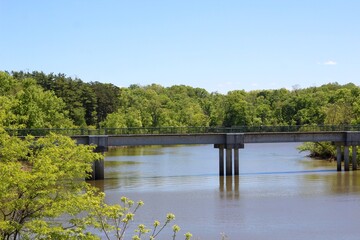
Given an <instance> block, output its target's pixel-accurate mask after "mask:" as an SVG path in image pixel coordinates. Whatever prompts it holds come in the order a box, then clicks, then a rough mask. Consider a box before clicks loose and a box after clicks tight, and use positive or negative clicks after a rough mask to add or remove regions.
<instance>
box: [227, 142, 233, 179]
mask: <svg viewBox="0 0 360 240" xmlns="http://www.w3.org/2000/svg"><path fill="white" fill-rule="evenodd" d="M226 176H232V149H231V148H228V147H227V148H226Z"/></svg>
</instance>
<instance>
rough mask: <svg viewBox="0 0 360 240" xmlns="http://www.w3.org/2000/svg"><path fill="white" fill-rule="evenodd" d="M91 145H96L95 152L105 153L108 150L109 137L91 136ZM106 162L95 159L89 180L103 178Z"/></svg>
mask: <svg viewBox="0 0 360 240" xmlns="http://www.w3.org/2000/svg"><path fill="white" fill-rule="evenodd" d="M88 144H89V145H96V148H95V149H94V152H98V153H105V152H107V151H108V138H107V136H89V143H88ZM104 170H105V164H104V160H97V161H94V162H93V164H92V172H91V175H90V177H89V179H87V180H103V179H104V175H105V174H104V172H105V171H104Z"/></svg>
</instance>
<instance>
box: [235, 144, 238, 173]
mask: <svg viewBox="0 0 360 240" xmlns="http://www.w3.org/2000/svg"><path fill="white" fill-rule="evenodd" d="M234 175H235V176H239V148H238V147H235V148H234Z"/></svg>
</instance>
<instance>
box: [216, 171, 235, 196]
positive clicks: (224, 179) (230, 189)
mask: <svg viewBox="0 0 360 240" xmlns="http://www.w3.org/2000/svg"><path fill="white" fill-rule="evenodd" d="M239 179H240V177H239V176H219V194H220V198H221V199H239V197H240V185H239Z"/></svg>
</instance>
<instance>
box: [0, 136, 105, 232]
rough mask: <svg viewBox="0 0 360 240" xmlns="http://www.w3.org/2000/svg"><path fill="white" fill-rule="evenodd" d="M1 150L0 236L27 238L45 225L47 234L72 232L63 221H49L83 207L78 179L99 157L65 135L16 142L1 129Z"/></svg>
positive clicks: (87, 147) (80, 185)
mask: <svg viewBox="0 0 360 240" xmlns="http://www.w3.org/2000/svg"><path fill="white" fill-rule="evenodd" d="M0 149H1V150H0V182H1V185H0V238H1V239H18V238H20V237H22V238H25V237H26V236H28V237H32V236H33V235H32V234H34V233H36V232H39V231H40V230H41V229H43V230H44V229H45V228H46V229H47V231H48V233H49V234H50V233H51V232H52V233H55V232H59V233H60V232H62V234H65V235H68V236H70V235H73V236H75V235H76V231H77V230H79V229H73V230H71V231H70V230H69V231H67V230H66V227H65V225H64V223H63V222H61V221H59V222H58V221H49V220H48V219H55V218H57V217H59V216H61V215H63V214H69V216H75V215H76V214H78V213H80V212H81V211H83V210H85V209H84V208H83V206H86V204H87V201H86V200H87V196H88V195H87V193H84V189H86V187H87V185H86V183H85V181H84V180H83V179H85V178H86V177H87V172H90V171H91V163H92V162H93V161H95V160H97V159H100V158H101V157H102V156H101V155H99V154H96V153H93V151H92V149H93V147H92V146H84V145H76V143H75V142H74V141H73V140H71V139H70V138H68V137H63V136H59V135H49V136H47V137H44V138H40V139H38V140H36V139H34V138H33V137H31V136H28V137H27V138H26V139H25V140H21V139H19V138H16V137H10V136H8V135H7V134H6V133H4V132H3V131H1V133H0ZM85 203H86V204H85ZM87 206H88V205H87ZM45 226H46V227H45ZM60 229H62V230H63V231H60ZM49 236H50V235H49Z"/></svg>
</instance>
